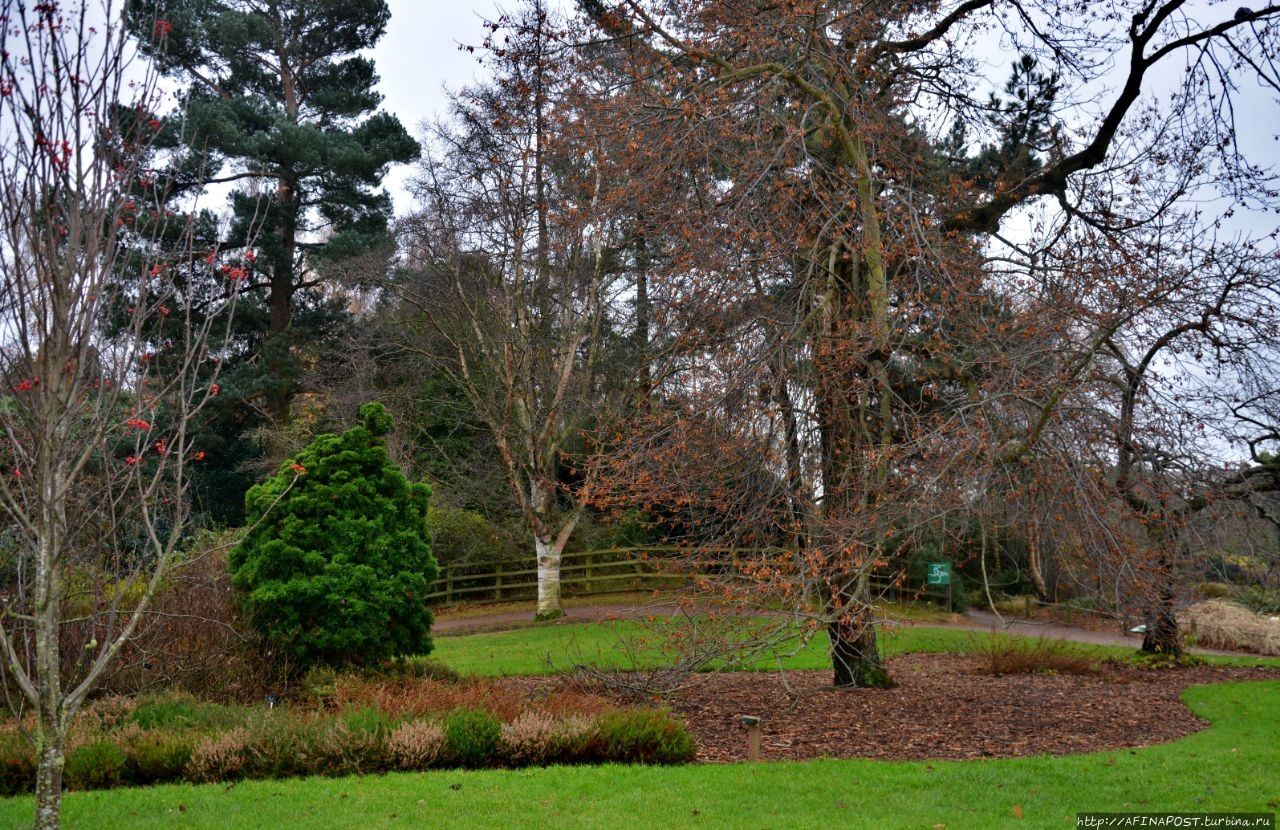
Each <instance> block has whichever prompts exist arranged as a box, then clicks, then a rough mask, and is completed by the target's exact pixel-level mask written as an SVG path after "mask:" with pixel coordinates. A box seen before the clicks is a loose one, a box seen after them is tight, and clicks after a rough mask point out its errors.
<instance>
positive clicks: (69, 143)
mask: <svg viewBox="0 0 1280 830" xmlns="http://www.w3.org/2000/svg"><path fill="white" fill-rule="evenodd" d="M123 6H124V4H123V3H115V2H112V0H103V2H101V3H100V4H97V5H68V6H66V7H64V6H63V5H62V4H59V3H38V4H29V3H26V2H14V3H7V4H6V5H5V9H6V16H5V18H4V20H3V27H4V28H3V32H2V33H0V55H2V57H0V229H2V232H3V237H2V238H0V310H2V312H3V313H2V317H0V320H2V322H0V342H2V344H3V345H2V348H0V376H2V377H3V379H4V389H3V391H2V393H0V412H2V415H0V417H2V418H3V421H2V423H0V427H2V429H3V442H2V443H0V464H2V465H3V472H2V473H0V515H2V516H3V521H4V523H5V537H6V544H5V554H6V558H5V571H4V574H3V580H4V585H3V598H2V599H0V603H2V605H0V634H2V635H3V649H4V658H5V659H4V667H5V670H4V677H5V680H6V691H10V692H15V693H16V694H14V695H13V696H12V697H11V703H14V704H15V705H16V706H17V707H18V708H19V709H25V708H26V707H30V711H32V712H33V713H34V719H33V722H34V727H33V739H34V742H35V748H36V755H37V765H38V773H37V781H36V816H35V826H36V827H38V828H54V827H57V826H59V824H60V809H61V790H62V771H63V767H64V763H65V757H64V752H65V746H66V736H67V729H68V725H69V723H70V721H71V719H72V718H73V717H74V716H75V714H76V713H77V711H78V710H79V709H80V707H81V705H82V704H83V703H84V701H85V699H86V696H87V695H88V694H89V692H90V690H91V689H92V687H93V685H94V682H95V681H96V680H97V679H98V678H99V677H100V676H101V675H102V673H103V671H104V670H105V668H106V667H107V666H108V664H109V663H110V662H111V661H112V659H113V658H114V657H115V656H116V654H117V652H118V651H119V650H120V648H121V647H122V645H123V644H124V643H125V642H126V641H127V640H128V639H129V637H130V636H131V635H132V633H133V632H134V631H135V629H136V628H137V626H138V624H139V620H140V617H141V615H142V613H143V611H144V609H145V608H146V605H147V603H148V600H149V599H150V598H151V596H152V595H153V593H154V592H155V591H156V589H157V587H158V585H159V584H160V581H161V579H162V578H163V576H164V574H165V571H166V569H167V568H168V567H169V566H170V565H171V564H172V563H173V561H174V558H175V556H176V554H177V553H178V551H179V549H180V543H181V541H182V540H183V538H184V533H185V530H186V519H187V515H188V500H187V495H188V494H187V490H188V478H187V475H186V468H187V465H188V464H190V463H191V462H193V461H198V460H199V459H200V457H201V452H200V450H199V449H198V448H197V447H195V446H193V445H192V442H191V439H190V435H189V432H188V424H189V423H190V420H191V418H192V417H193V415H194V413H195V412H196V411H197V410H198V409H199V408H200V406H201V405H202V404H203V403H204V402H206V401H207V400H208V399H209V398H210V397H211V396H213V395H216V394H217V392H218V388H217V355H215V354H211V353H210V352H209V351H207V350H206V348H205V343H206V341H207V340H208V339H210V338H209V335H210V333H211V327H212V326H214V325H218V326H225V325H226V324H227V323H228V321H229V319H230V311H231V307H232V304H233V302H234V294H235V292H234V290H232V284H233V283H234V282H235V281H236V279H237V278H239V277H241V276H242V275H243V273H244V270H243V267H242V266H241V265H237V264H234V263H221V262H219V259H218V256H217V252H216V251H209V250H200V251H194V250H191V246H190V245H187V246H186V249H185V250H182V246H181V245H178V246H177V247H175V245H174V240H175V239H182V238H186V239H187V240H188V241H189V240H190V239H191V236H190V223H189V222H187V220H186V219H185V218H184V217H182V216H177V215H169V214H168V213H166V211H165V208H164V204H163V202H162V201H161V200H160V198H159V194H160V193H161V192H163V187H164V185H163V182H158V181H156V180H155V177H156V174H155V173H154V172H153V171H152V170H149V169H147V168H146V166H145V165H146V161H145V160H146V159H147V158H148V157H149V155H150V154H149V152H148V151H149V148H150V146H151V144H152V143H153V141H154V139H155V136H156V135H157V133H158V132H159V131H160V130H162V129H165V128H166V127H167V126H171V125H166V124H165V122H164V121H163V120H162V119H161V117H159V116H157V115H154V114H153V113H155V112H157V108H158V106H159V105H160V104H161V103H162V101H161V96H160V93H159V90H158V87H157V85H156V78H155V75H154V74H153V72H152V71H151V69H150V67H149V66H148V65H147V64H146V63H144V62H142V61H140V60H137V59H136V51H135V50H136V44H135V43H134V42H132V41H131V40H130V38H129V36H128V35H127V34H126V32H125V28H124V21H123V19H122V14H123ZM170 31H171V28H170V24H169V22H168V21H166V20H163V19H157V20H155V21H154V24H153V27H152V29H151V32H150V34H151V37H153V38H154V39H155V41H156V44H157V45H160V46H162V45H163V43H164V41H165V39H166V36H167V35H168V33H169V32H170ZM149 197H150V198H154V199H155V201H154V202H149V201H148V198H149ZM183 228H186V231H185V232H184V231H183V230H182V229H183ZM161 240H165V241H164V242H163V243H162V241H161ZM192 268H197V269H207V270H209V271H212V272H214V273H216V274H218V275H220V277H221V279H222V281H223V290H222V291H221V293H216V294H215V295H214V296H206V297H191V296H186V295H185V292H187V291H188V289H189V285H190V283H189V281H188V280H186V279H185V277H184V275H185V274H188V273H189V272H190V269H192ZM197 306H198V308H199V316H198V317H197V316H195V315H196V314H197V312H196V311H195V310H194V309H195V308H196V307H197ZM182 309H186V311H182ZM113 314H116V315H119V316H121V317H122V318H123V319H124V325H123V326H122V327H119V326H107V325H106V321H107V318H108V317H109V316H110V315H113ZM108 331H112V332H114V333H112V334H110V335H108V334H107V333H106V332H108ZM224 333H225V332H224Z"/></svg>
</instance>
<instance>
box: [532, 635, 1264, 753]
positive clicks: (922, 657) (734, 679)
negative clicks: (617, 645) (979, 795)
mask: <svg viewBox="0 0 1280 830" xmlns="http://www.w3.org/2000/svg"><path fill="white" fill-rule="evenodd" d="M887 667H888V669H889V672H890V674H891V676H892V677H893V678H894V680H895V681H896V682H897V684H898V685H897V686H896V687H895V688H892V689H842V690H837V689H833V688H832V687H831V686H830V683H831V673H830V672H827V671H820V672H819V671H789V672H774V673H758V674H757V673H743V672H739V673H725V674H701V675H695V676H693V677H691V678H690V681H691V682H692V683H693V684H694V685H691V686H689V687H687V688H684V689H682V690H680V691H678V692H676V693H674V695H673V696H671V697H670V698H669V699H668V700H667V701H666V703H667V705H669V706H670V708H671V709H672V711H673V712H674V713H675V714H677V715H678V716H680V717H681V718H683V719H684V721H685V722H686V723H687V724H688V726H689V728H690V730H691V731H692V732H693V733H694V736H695V737H696V739H697V742H698V748H699V749H698V760H700V761H704V762H712V763H719V762H730V761H742V760H746V753H747V741H746V730H745V728H744V726H743V724H742V716H743V715H755V716H758V717H759V718H761V721H762V743H761V751H760V758H761V760H802V759H809V758H820V757H828V758H886V759H897V760H908V759H914V760H922V759H945V758H953V759H967V758H1010V757H1017V756H1026V755H1045V754H1048V755H1063V754H1069V753H1079V752H1094V751H1099V750H1110V749H1121V748H1125V747H1138V746H1148V745H1150V744H1157V743H1163V742H1165V741H1172V740H1174V739H1177V738H1181V737H1183V736H1185V735H1189V734H1191V733H1193V732H1196V731H1197V730H1200V729H1203V728H1204V727H1205V726H1207V725H1208V724H1207V723H1206V722H1205V721H1203V720H1201V719H1199V718H1196V717H1194V716H1193V715H1192V714H1191V712H1190V711H1189V710H1188V709H1187V708H1186V706H1185V705H1183V703H1182V701H1181V699H1180V695H1181V694H1182V692H1183V690H1185V689H1186V688H1187V687H1188V686H1191V685H1194V684H1198V683H1221V682H1227V681H1236V680H1262V679H1280V669H1273V668H1267V669H1260V668H1242V667H1225V666H1201V667H1197V668H1190V669H1164V670H1142V669H1137V668H1132V667H1126V666H1110V665H1108V666H1106V667H1105V669H1104V670H1103V672H1102V673H1101V674H1099V675H1085V676H1077V675H1052V674H1018V675H1006V676H1002V677H993V676H990V675H987V674H981V673H979V671H978V658H975V657H972V656H953V655H933V654H913V655H906V656H902V657H896V658H892V659H890V660H889V661H888V664H887ZM509 681H510V682H511V683H513V684H516V685H520V686H524V687H525V688H528V689H530V690H531V691H532V690H533V688H534V686H532V685H530V684H531V683H536V684H537V685H541V686H542V693H544V694H545V693H546V691H547V689H546V685H547V684H548V683H564V682H571V681H564V680H548V679H546V678H542V679H540V680H537V679H534V678H510V679H509ZM593 691H596V692H597V693H605V694H608V692H607V691H604V689H603V687H601V686H599V685H597V686H596V688H594V689H593ZM613 696H614V697H615V698H616V701H617V702H619V703H624V702H629V700H628V695H626V694H623V693H618V694H616V695H613ZM633 701H634V696H632V697H631V698H630V702H633Z"/></svg>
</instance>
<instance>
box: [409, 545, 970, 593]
mask: <svg viewBox="0 0 1280 830" xmlns="http://www.w3.org/2000/svg"><path fill="white" fill-rule="evenodd" d="M676 552H679V549H678V548H666V547H645V548H610V549H607V550H588V551H574V552H566V553H565V554H564V555H563V556H562V557H561V562H560V588H561V591H562V592H563V593H564V594H565V596H591V595H593V594H610V593H618V592H620V591H638V590H651V589H653V588H660V587H667V586H670V587H676V586H679V585H681V584H683V583H684V582H685V581H686V580H688V579H689V578H690V577H691V575H692V574H691V573H690V572H689V571H688V570H687V569H683V570H669V569H667V568H663V567H661V565H663V564H664V563H669V561H670V555H671V554H673V553H676ZM721 552H722V553H739V552H742V551H738V550H730V549H725V550H724V551H721ZM872 591H873V593H875V594H876V595H878V596H886V597H889V598H892V599H896V600H903V599H906V600H920V599H926V598H927V599H930V600H932V601H935V602H938V603H939V604H942V603H945V602H946V601H947V592H946V589H936V588H931V587H926V586H924V585H919V586H903V585H900V584H899V583H898V581H897V580H893V579H890V578H888V577H879V576H875V577H872ZM537 593H538V568H537V564H536V563H535V562H534V561H533V560H532V559H531V558H524V559H511V560H500V561H488V562H482V563H452V564H448V565H441V566H440V574H439V576H438V577H437V578H436V581H435V585H434V586H433V590H432V592H431V593H430V594H428V595H427V599H428V601H430V602H431V603H433V604H437V605H452V604H455V603H460V602H480V601H484V602H490V601H492V602H499V601H504V600H521V599H530V598H532V597H535V596H537Z"/></svg>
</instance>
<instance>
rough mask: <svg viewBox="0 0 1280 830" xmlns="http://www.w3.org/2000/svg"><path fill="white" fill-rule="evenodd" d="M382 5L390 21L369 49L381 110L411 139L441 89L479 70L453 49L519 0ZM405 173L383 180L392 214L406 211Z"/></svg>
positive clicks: (439, 102)
mask: <svg viewBox="0 0 1280 830" xmlns="http://www.w3.org/2000/svg"><path fill="white" fill-rule="evenodd" d="M565 2H567V0H565ZM387 5H389V6H390V7H391V23H390V24H388V26H387V33H386V35H384V36H383V38H382V40H381V41H379V42H378V46H377V48H375V49H374V51H373V59H374V61H375V62H376V64H377V67H378V75H379V76H380V77H381V79H382V81H381V89H382V94H383V95H385V96H386V98H385V100H384V101H383V107H384V108H385V109H386V110H387V111H388V112H392V113H395V114H396V115H397V116H398V117H399V118H400V123H402V124H404V126H405V128H406V129H408V130H409V132H410V133H411V134H413V135H414V136H415V137H417V136H419V135H420V134H421V132H422V130H421V124H422V121H423V120H424V119H429V118H431V117H432V116H434V115H436V114H437V113H441V112H443V110H444V107H445V96H444V93H443V89H444V87H446V86H447V87H449V88H450V89H458V88H460V87H463V86H466V85H467V84H468V83H470V82H471V81H472V80H474V79H475V78H476V77H477V73H478V72H479V71H480V69H481V68H480V66H479V65H478V64H477V63H476V56H475V55H472V54H468V53H467V52H463V51H460V50H459V48H458V45H459V44H470V45H473V46H479V45H480V44H481V43H482V42H483V41H484V36H485V30H484V25H483V24H484V21H485V20H493V19H496V18H497V16H498V15H499V11H498V9H499V8H507V9H512V10H515V9H518V8H520V6H521V5H522V0H502V2H501V3H499V2H497V0H388V3H387ZM551 5H553V6H555V5H557V3H556V2H553V3H552V4H551ZM411 172H412V170H411V169H409V168H404V167H402V168H399V169H396V170H393V171H392V173H391V175H390V176H388V177H387V188H388V189H389V190H390V191H391V193H392V195H393V196H394V197H395V200H396V212H397V213H403V212H404V211H405V210H406V209H407V207H408V204H409V202H408V199H407V197H406V195H405V194H404V193H403V188H402V182H403V181H404V179H405V178H406V177H407V176H408V175H409V174H410V173H411Z"/></svg>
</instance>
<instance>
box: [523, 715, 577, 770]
mask: <svg viewBox="0 0 1280 830" xmlns="http://www.w3.org/2000/svg"><path fill="white" fill-rule="evenodd" d="M592 725H593V721H592V719H591V718H590V717H588V716H587V715H569V716H567V717H563V718H557V717H556V716H555V715H552V714H551V713H550V712H545V711H541V710H537V709H531V710H529V711H527V712H525V713H523V714H522V715H520V716H519V717H518V718H516V719H515V720H514V721H512V722H511V723H510V724H509V725H507V726H504V727H503V728H502V756H503V758H504V760H505V761H506V762H507V764H508V765H509V766H513V767H523V766H544V765H546V764H549V763H554V762H556V761H569V760H573V756H574V755H576V753H577V748H578V746H579V745H580V744H582V743H583V742H584V741H585V739H586V736H587V735H588V734H589V733H590V732H591V729H592Z"/></svg>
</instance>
